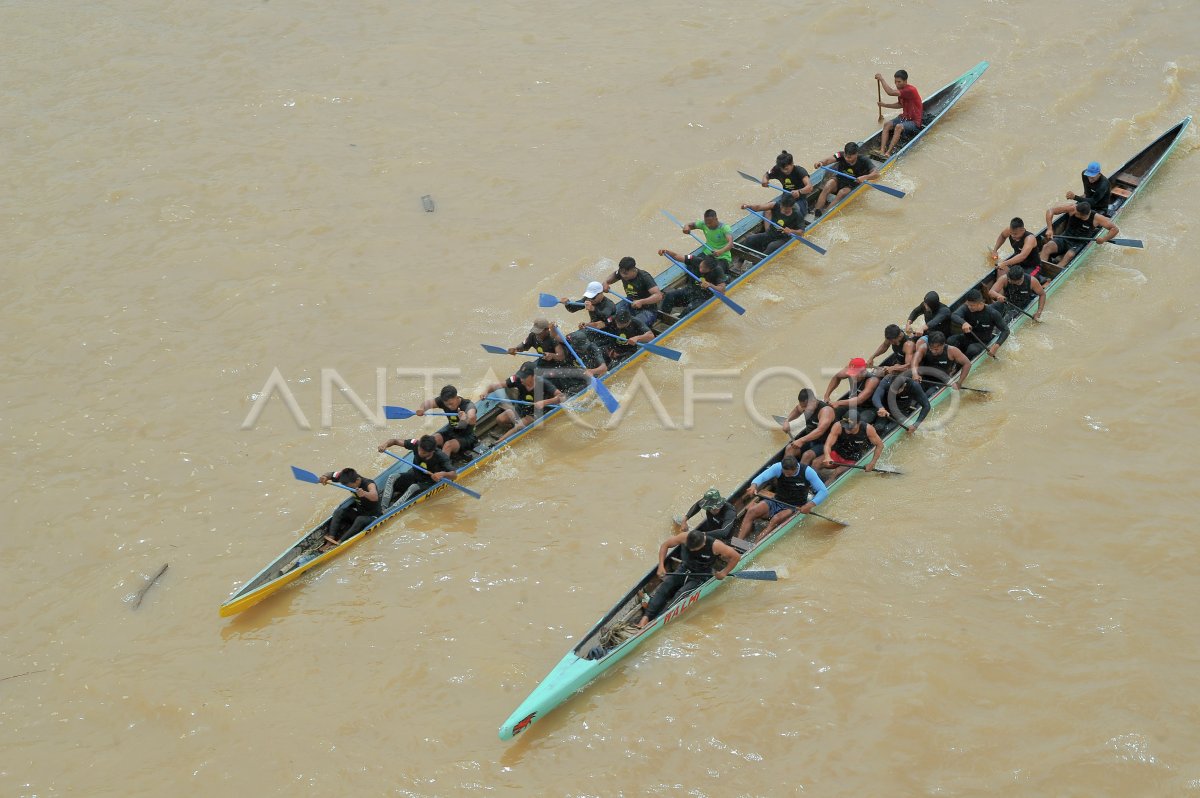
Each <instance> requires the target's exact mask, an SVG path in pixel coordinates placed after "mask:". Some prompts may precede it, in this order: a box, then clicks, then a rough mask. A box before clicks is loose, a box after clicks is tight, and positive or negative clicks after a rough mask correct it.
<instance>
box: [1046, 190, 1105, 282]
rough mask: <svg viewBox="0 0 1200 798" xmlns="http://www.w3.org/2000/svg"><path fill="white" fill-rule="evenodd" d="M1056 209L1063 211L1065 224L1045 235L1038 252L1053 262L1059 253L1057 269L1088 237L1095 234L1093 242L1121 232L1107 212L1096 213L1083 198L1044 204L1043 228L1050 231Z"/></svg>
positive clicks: (1056, 212)
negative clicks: (1054, 231)
mask: <svg viewBox="0 0 1200 798" xmlns="http://www.w3.org/2000/svg"><path fill="white" fill-rule="evenodd" d="M1060 213H1065V214H1067V225H1066V227H1065V228H1064V229H1063V232H1062V234H1061V235H1056V236H1054V237H1053V238H1047V240H1046V243H1045V244H1043V245H1042V252H1041V257H1042V261H1043V262H1051V263H1053V262H1054V261H1052V260H1051V259H1052V258H1054V257H1055V256H1056V255H1061V256H1062V257H1060V258H1059V259H1058V267H1059V268H1060V269H1061V268H1063V267H1065V266H1066V265H1067V264H1068V263H1070V262H1071V258H1073V257H1075V253H1076V252H1078V251H1079V250H1080V249H1081V248H1082V247H1083V246H1084V245H1085V244H1087V242H1088V241H1089V240H1091V239H1093V238H1095V240H1096V243H1097V244H1107V243H1108V242H1109V241H1111V240H1113V239H1114V238H1116V237H1117V233H1119V232H1121V231H1120V230H1118V229H1117V226H1116V225H1115V224H1113V223H1112V221H1111V220H1110V219H1109V218H1108V217H1107V216H1102V215H1101V214H1099V213H1096V211H1095V210H1094V209H1093V208H1092V206H1091V204H1090V203H1088V202H1086V201H1084V200H1080V201H1079V202H1068V203H1067V204H1065V205H1055V206H1053V207H1050V208H1047V209H1046V229H1047V230H1048V231H1053V229H1054V217H1055V216H1057V215H1059V214H1060ZM1101 229H1103V230H1104V231H1105V234H1104V235H1102V236H1100V237H1099V238H1096V233H1097V232H1098V231H1099V230H1101Z"/></svg>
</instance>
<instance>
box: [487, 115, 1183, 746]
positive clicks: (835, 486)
mask: <svg viewBox="0 0 1200 798" xmlns="http://www.w3.org/2000/svg"><path fill="white" fill-rule="evenodd" d="M1190 123H1191V117H1187V118H1186V119H1184V120H1183V121H1182V122H1180V123H1179V124H1177V125H1175V126H1174V127H1172V128H1171V129H1170V130H1168V131H1167V132H1166V133H1164V134H1163V135H1161V136H1159V137H1158V138H1157V139H1156V140H1155V141H1154V143H1153V144H1151V145H1150V146H1148V147H1146V148H1145V149H1144V150H1142V151H1141V152H1140V153H1138V154H1137V155H1136V156H1134V157H1133V158H1132V159H1130V160H1129V162H1128V163H1126V164H1125V165H1124V166H1122V167H1121V168H1120V169H1118V170H1117V171H1116V172H1114V173H1113V175H1112V177H1111V181H1112V186H1113V196H1112V204H1111V205H1109V207H1108V208H1107V209H1105V210H1107V213H1106V215H1108V216H1109V217H1110V218H1116V217H1118V216H1120V215H1121V212H1122V211H1123V210H1124V208H1125V206H1126V205H1127V204H1128V203H1129V201H1130V200H1132V199H1133V197H1134V196H1136V195H1137V194H1138V193H1139V192H1140V191H1142V190H1143V189H1144V188H1145V186H1146V183H1147V182H1148V181H1149V179H1150V177H1151V176H1152V175H1153V174H1154V172H1155V171H1156V170H1157V169H1158V168H1159V166H1161V165H1162V163H1163V162H1164V161H1165V160H1166V158H1167V156H1168V155H1169V154H1170V152H1171V150H1172V149H1174V147H1175V145H1176V144H1177V143H1178V142H1179V140H1180V138H1181V137H1182V136H1183V133H1184V131H1185V130H1186V128H1187V126H1188V125H1189V124H1190ZM1065 224H1066V218H1065V217H1061V216H1060V217H1059V218H1058V219H1056V220H1055V221H1054V232H1055V233H1056V234H1057V233H1061V232H1062V230H1063V228H1064V226H1065ZM1045 233H1046V230H1045V228H1043V229H1042V231H1041V233H1040V234H1039V236H1038V237H1039V246H1040V245H1041V241H1042V240H1043V238H1044V236H1045ZM1096 249H1097V247H1096V245H1095V244H1091V243H1088V244H1085V245H1084V246H1083V247H1082V248H1081V249H1080V250H1079V252H1078V253H1077V254H1076V256H1075V258H1074V259H1073V260H1071V262H1070V263H1069V264H1068V265H1067V266H1066V267H1065V268H1059V267H1058V266H1056V265H1053V264H1048V265H1046V266H1044V267H1043V271H1042V273H1041V274H1040V275H1039V277H1040V278H1042V280H1043V286H1044V288H1045V291H1046V293H1047V294H1048V295H1049V294H1053V293H1055V292H1056V291H1058V289H1059V288H1060V287H1061V286H1062V285H1063V283H1065V282H1066V280H1067V278H1068V277H1070V276H1071V275H1072V274H1073V273H1074V272H1076V271H1077V270H1079V269H1080V268H1082V267H1083V266H1084V264H1085V263H1086V262H1087V260H1088V258H1089V256H1091V254H1092V252H1093V251H1094V250H1096ZM993 273H994V271H989V272H988V273H987V274H986V275H984V276H983V277H981V278H980V279H979V280H978V281H977V282H976V283H975V284H974V285H972V286H971V289H980V290H982V289H983V287H984V285H985V283H990V281H991V279H992V276H993ZM971 289H968V291H969V290H971ZM983 293H984V295H985V296H986V295H987V292H986V291H984V292H983ZM966 294H967V291H964V292H963V294H962V295H961V296H959V297H958V299H956V300H955V301H954V302H953V303H951V306H952V307H953V308H954V309H955V310H957V309H958V308H959V307H961V306H962V305H963V304H964V301H965V300H964V298H965V296H966ZM1036 307H1037V298H1036V297H1034V298H1033V299H1032V300H1031V301H1030V303H1029V305H1028V306H1027V307H1026V308H1024V310H1025V311H1026V312H1029V313H1032V312H1033V311H1034V310H1035V309H1036ZM1028 319H1029V317H1027V316H1025V315H1024V314H1017V315H1016V317H1015V318H1014V319H1013V320H1011V321H1010V322H1009V328H1010V329H1011V330H1012V331H1013V332H1014V333H1015V332H1016V331H1017V330H1019V329H1020V328H1021V327H1022V326H1023V325H1024V324H1025V323H1026V322H1027V321H1028ZM881 326H882V325H881ZM987 360H988V356H987V354H986V353H982V352H981V353H980V354H979V355H978V356H977V357H976V358H975V359H974V361H973V362H972V364H971V374H972V375H974V374H975V372H976V369H979V368H982V367H983V366H984V365H986V361H987ZM952 393H953V389H952V388H949V387H943V388H941V389H939V390H938V391H937V393H935V394H934V395H933V396H931V397H929V402H930V405H931V406H933V407H934V408H936V407H937V405H939V404H941V403H942V402H944V401H946V400H947V399H949V398H950V396H951V395H952ZM901 409H902V410H903V411H904V412H905V413H907V415H906V416H905V417H904V418H903V419H902V420H901V423H902V424H905V425H906V426H907V425H908V424H907V422H910V421H915V420H916V416H917V411H918V409H919V408H918V407H917V406H916V404H915V403H912V404H910V405H909V406H908V407H901ZM874 423H875V428H876V430H877V431H878V432H879V434H880V437H881V438H882V439H883V441H884V445H885V447H888V448H890V447H891V446H893V445H894V444H895V443H896V442H897V441H898V440H900V439H901V437H902V436H903V429H902V427H901V426H900V425H899V424H897V423H896V422H895V421H894V420H892V419H890V418H889V419H877V420H876V421H875V422H874ZM811 429H812V427H811V426H810V428H809V430H805V431H806V432H807V431H810V430H811ZM784 449H786V446H785V447H782V448H780V449H779V451H777V452H775V454H774V455H772V456H771V458H770V459H768V460H767V461H766V462H765V463H763V465H762V466H760V467H759V468H758V469H755V471H754V473H753V474H751V475H750V477H749V478H747V479H746V481H744V482H742V484H741V485H739V486H738V487H737V489H736V490H734V491H733V493H732V494H731V495H730V498H729V501H730V502H732V503H733V504H734V506H735V507H737V508H738V521H737V523H738V524H740V523H741V518H742V515H743V514H744V512H745V509H746V505H747V504H748V503H749V502H748V499H749V496H748V494H747V488H748V487H749V484H750V480H751V479H752V478H753V477H754V476H756V475H757V474H758V473H760V472H761V471H762V469H764V468H766V467H767V466H770V465H772V464H774V463H776V462H778V461H779V460H781V459H782V458H783V454H784ZM870 458H871V453H870V452H868V453H867V454H865V455H864V456H863V457H862V458H861V459H860V460H859V464H860V465H861V464H865V463H866V462H868V461H869V460H870ZM859 473H860V471H859V470H858V469H848V470H847V471H845V472H843V473H842V474H841V475H840V476H838V477H837V478H836V479H834V480H832V481H831V482H830V483H829V485H828V488H829V491H830V493H832V492H834V491H836V490H839V489H841V488H842V487H843V486H844V485H845V484H846V483H847V482H848V481H849V480H851V479H853V478H854V477H855V476H856V475H857V474H859ZM806 520H807V517H806V516H799V517H797V518H795V519H793V520H792V521H789V522H787V523H784V524H781V525H780V526H779V527H778V528H777V529H775V530H774V531H773V532H772V533H771V534H770V535H768V536H766V537H762V538H758V539H756V535H759V534H761V531H760V530H761V529H762V528H763V527H764V526H765V522H763V521H759V522H758V523H757V525H756V530H755V534H752V535H750V536H749V537H748V539H747V541H744V542H739V543H740V544H743V545H739V546H738V548H739V549H742V548H744V551H742V552H741V555H742V557H741V561H740V562H739V563H738V567H737V569H736V570H738V571H740V570H742V569H744V568H745V567H746V566H748V565H749V564H750V563H752V562H753V561H754V560H755V558H756V557H758V555H759V554H761V553H762V552H763V551H765V550H766V549H767V547H768V546H770V545H771V544H773V543H775V542H776V541H777V540H779V539H780V538H782V537H783V536H784V535H787V534H789V533H790V532H791V531H792V530H794V529H796V528H797V527H799V526H800V525H801V524H802V523H804V522H805V521H806ZM814 523H822V521H821V520H820V519H817V520H816V521H815V522H814ZM679 555H680V551H679V550H678V549H676V550H675V551H674V552H672V553H671V555H669V558H668V560H667V566H668V567H667V570H668V571H672V570H679V567H680V559H679ZM714 567H715V568H721V567H724V562H720V563H718V564H717V565H716V566H714ZM659 582H660V579H659V577H658V573H657V566H656V567H655V568H652V569H651V570H650V571H649V572H648V573H647V574H646V575H645V576H643V577H642V578H641V579H639V580H638V581H637V582H636V583H635V584H634V585H633V587H632V588H631V589H630V590H629V591H628V592H627V593H626V594H625V595H624V596H622V597H621V599H620V600H619V601H618V602H617V603H616V604H615V605H613V607H612V609H610V610H609V611H608V612H606V613H605V614H604V616H603V617H602V618H601V619H600V620H599V621H598V622H597V623H596V624H595V625H594V626H592V628H591V629H589V630H588V631H587V633H586V634H584V635H583V636H582V637H581V638H579V641H578V642H577V643H576V644H575V646H574V647H573V648H572V649H571V650H570V651H568V652H567V654H566V656H564V657H563V658H562V660H561V661H560V662H559V663H558V664H557V665H556V666H554V669H553V670H551V671H550V673H549V674H548V675H547V676H546V677H545V678H544V679H542V681H541V683H539V684H538V685H537V687H536V688H534V690H533V692H532V693H530V694H529V697H528V698H526V699H525V700H524V701H523V702H521V705H520V706H518V707H517V708H516V710H515V711H514V712H513V713H512V715H510V716H509V718H508V720H506V721H505V722H504V725H502V726H501V727H500V738H501V739H504V740H507V739H511V738H512V737H514V736H515V735H517V734H520V733H521V732H522V731H524V730H525V729H527V728H528V727H529V726H530V725H531V724H532V723H534V722H535V721H538V720H540V719H541V718H543V717H545V716H546V714H547V713H548V712H550V711H551V710H552V709H554V708H555V707H557V706H558V705H560V704H561V703H563V702H564V701H566V700H567V699H568V698H570V697H571V696H572V695H573V694H574V693H576V692H577V691H579V690H582V689H583V688H584V687H586V686H587V685H588V684H589V683H590V682H591V681H592V680H594V679H596V678H597V677H598V676H600V675H601V674H602V673H604V672H605V671H607V670H609V669H610V668H612V667H613V666H614V665H616V664H617V663H618V662H620V661H621V660H622V659H624V658H625V657H627V656H629V655H630V654H631V653H632V652H633V651H634V649H636V648H637V647H638V646H640V645H641V644H642V643H644V642H646V640H648V639H649V638H650V637H652V636H653V635H654V634H656V633H657V632H658V631H659V630H660V629H662V628H663V627H664V626H666V625H667V624H669V623H673V622H675V621H677V620H678V619H679V618H681V617H683V616H684V615H685V614H686V615H695V614H696V612H695V607H696V606H697V605H698V604H701V603H702V602H703V601H704V599H705V598H707V597H708V596H709V595H710V594H711V593H712V592H713V591H715V590H717V589H718V588H719V587H720V586H721V585H722V584H724V581H721V580H717V579H709V580H708V581H707V582H705V583H704V584H702V585H700V586H699V587H697V588H696V589H694V590H692V591H691V592H689V593H686V594H683V595H677V596H676V597H675V598H674V599H673V600H672V602H671V603H670V604H669V605H668V606H667V607H666V609H665V610H664V611H663V612H662V614H661V615H659V616H658V618H656V619H654V620H653V621H652V622H651V623H650V624H649V625H648V626H646V627H645V628H644V629H642V630H640V631H639V630H638V629H637V628H636V624H637V621H638V619H639V618H640V617H641V614H642V599H643V597H645V596H648V595H649V594H651V593H653V591H654V589H655V588H656V587H657V586H658V584H659Z"/></svg>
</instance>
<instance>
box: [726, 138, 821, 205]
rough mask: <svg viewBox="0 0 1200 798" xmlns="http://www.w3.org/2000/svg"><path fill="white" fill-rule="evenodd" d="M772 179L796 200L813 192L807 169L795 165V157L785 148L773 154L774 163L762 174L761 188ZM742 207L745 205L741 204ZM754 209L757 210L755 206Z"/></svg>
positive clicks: (767, 184)
mask: <svg viewBox="0 0 1200 798" xmlns="http://www.w3.org/2000/svg"><path fill="white" fill-rule="evenodd" d="M772 180H778V181H779V185H781V186H783V187H784V189H786V190H787V191H789V192H791V197H792V199H794V200H798V199H800V198H801V197H807V196H808V195H809V194H811V193H812V192H813V184H812V181H811V180H810V179H809V176H808V171H807V170H806V169H805V168H804V167H803V166H797V165H796V159H795V158H794V157H792V154H791V153H790V152H788V151H787V150H784V151H783V152H781V153H779V155H777V156H775V165H774V166H772V167H771V169H770V171H768V172H767V173H766V174H765V175H763V179H762V184H763V188H766V187H767V186H769V185H770V183H771V181H772ZM742 207H743V208H745V207H746V206H745V205H743V206H742ZM804 207H805V208H807V207H808V203H807V202H805V203H804ZM755 210H758V209H757V208H756V209H755Z"/></svg>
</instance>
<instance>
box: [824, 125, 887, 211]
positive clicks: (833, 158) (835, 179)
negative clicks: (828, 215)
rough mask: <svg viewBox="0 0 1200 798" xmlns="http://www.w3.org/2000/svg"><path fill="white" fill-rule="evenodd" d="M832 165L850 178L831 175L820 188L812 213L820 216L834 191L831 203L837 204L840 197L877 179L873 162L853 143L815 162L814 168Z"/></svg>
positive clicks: (877, 174) (848, 143) (877, 175)
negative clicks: (819, 194) (835, 192)
mask: <svg viewBox="0 0 1200 798" xmlns="http://www.w3.org/2000/svg"><path fill="white" fill-rule="evenodd" d="M830 165H832V166H833V168H834V169H836V170H838V171H839V172H842V173H844V174H847V175H851V177H842V176H841V175H831V176H830V178H829V179H828V180H826V181H825V184H824V185H823V186H821V196H819V197H817V204H816V205H815V206H814V207H813V213H814V214H815V215H816V216H820V215H821V213H822V212H823V211H824V209H825V203H826V201H827V200H828V199H829V195H830V194H832V193H833V192H834V191H835V190H836V191H837V194H836V195H835V196H834V198H833V201H834V202H837V201H838V200H840V199H841V198H842V197H844V196H846V195H847V194H849V193H850V191H851V189H853V188H855V187H857V186H858V185H861V184H862V183H865V182H867V181H868V180H876V179H878V178H879V172H878V170H877V169H876V167H875V162H874V161H872V160H871V159H870V158H868V157H867V156H866V154H864V153H861V152H859V149H858V144H857V143H856V142H853V141H848V142H846V146H845V148H843V149H842V151H841V152H835V153H834V154H833V155H830V156H829V157H828V158H826V159H825V160H823V161H817V162H816V163H815V164H814V166H815V167H816V168H817V169H820V168H821V167H822V166H830Z"/></svg>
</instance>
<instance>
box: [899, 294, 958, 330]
mask: <svg viewBox="0 0 1200 798" xmlns="http://www.w3.org/2000/svg"><path fill="white" fill-rule="evenodd" d="M917 316H924V317H925V326H924V327H923V328H922V329H921V331H920V332H919V333H918V335H925V334H927V333H931V332H940V333H942V334H943V335H947V336H948V335H950V306H949V305H943V304H942V300H941V297H939V296H938V293H937V291H930V292H929V293H928V294H926V295H925V299H924V300H923V301H922V302H921V304H919V305H917V306H916V307H915V308H913V309H912V312H911V313H909V314H908V324H905V325H904V332H905V333H907V334H908V335H912V334H913V326H912V325H913V322H914V321H916V320H917Z"/></svg>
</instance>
